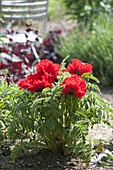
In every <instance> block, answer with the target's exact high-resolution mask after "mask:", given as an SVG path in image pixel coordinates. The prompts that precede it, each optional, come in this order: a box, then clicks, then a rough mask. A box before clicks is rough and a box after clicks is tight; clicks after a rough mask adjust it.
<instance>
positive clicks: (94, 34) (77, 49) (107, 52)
mask: <svg viewBox="0 0 113 170" xmlns="http://www.w3.org/2000/svg"><path fill="white" fill-rule="evenodd" d="M112 30H113V19H112V18H111V17H108V15H104V16H103V17H101V16H99V17H98V18H97V19H96V20H95V25H94V27H93V30H92V31H91V32H89V31H88V30H87V29H85V28H84V30H83V29H82V30H81V29H80V28H77V29H75V30H73V31H72V32H70V34H69V35H68V36H67V37H66V38H61V40H60V45H59V48H57V49H56V50H57V52H58V53H59V55H61V57H62V58H63V57H64V56H65V55H67V54H68V55H70V58H69V61H71V60H72V59H73V56H75V57H76V58H78V59H82V60H83V61H84V62H90V63H91V64H92V65H93V66H94V69H93V70H94V75H95V76H96V77H98V79H99V80H100V82H101V84H103V85H111V84H112V83H113V74H112V72H113V48H112V47H113V31H112Z"/></svg>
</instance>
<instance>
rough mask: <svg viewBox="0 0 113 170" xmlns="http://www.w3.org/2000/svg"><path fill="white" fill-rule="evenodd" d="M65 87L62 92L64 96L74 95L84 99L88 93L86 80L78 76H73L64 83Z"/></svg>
mask: <svg viewBox="0 0 113 170" xmlns="http://www.w3.org/2000/svg"><path fill="white" fill-rule="evenodd" d="M62 85H63V86H64V88H63V90H62V94H64V95H65V94H70V93H72V94H74V95H75V96H76V97H77V98H80V99H81V98H82V97H83V96H84V95H85V93H86V90H87V89H86V82H85V80H84V79H83V78H82V77H81V76H78V75H76V74H75V75H73V76H71V77H67V78H66V79H65V80H64V82H63V83H62Z"/></svg>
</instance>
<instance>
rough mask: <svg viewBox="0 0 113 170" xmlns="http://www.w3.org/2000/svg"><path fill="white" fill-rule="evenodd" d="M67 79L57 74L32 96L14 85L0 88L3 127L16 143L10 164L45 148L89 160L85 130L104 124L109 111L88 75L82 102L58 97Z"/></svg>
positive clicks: (68, 97) (64, 75)
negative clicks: (30, 152) (54, 80)
mask: <svg viewBox="0 0 113 170" xmlns="http://www.w3.org/2000/svg"><path fill="white" fill-rule="evenodd" d="M63 68H64V65H63V64H62V66H61V69H63ZM68 76H69V73H68V72H67V71H66V72H64V73H63V74H61V72H59V75H58V77H57V79H58V81H57V82H55V83H54V84H53V86H52V87H51V88H49V87H47V88H44V89H43V90H42V91H38V92H32V93H31V92H29V91H26V90H20V89H19V88H18V87H17V85H13V84H12V85H11V86H8V84H1V88H0V94H2V96H1V99H2V100H1V102H0V110H1V114H0V116H1V118H2V121H4V124H5V123H6V122H7V124H6V127H7V128H6V129H7V135H8V137H9V138H10V139H13V140H15V142H16V145H15V147H14V149H13V151H12V159H13V160H14V159H15V158H16V157H18V156H21V155H22V154H23V153H24V152H26V150H27V149H29V148H32V147H35V148H36V147H46V148H49V149H51V150H52V151H53V152H56V153H61V154H64V155H68V154H70V153H72V152H74V153H75V155H76V157H79V158H81V159H84V160H85V161H87V162H88V161H89V160H90V153H91V146H90V143H89V144H88V143H87V141H86V136H87V134H88V127H89V125H90V126H93V125H94V124H95V123H99V122H105V123H106V122H108V119H109V116H110V114H111V113H112V109H111V107H110V105H109V104H108V103H106V102H105V101H104V100H103V99H102V98H101V97H100V96H99V92H100V90H99V88H98V86H97V85H95V83H93V82H95V81H96V82H97V83H98V80H97V79H96V78H95V77H94V76H93V75H91V74H89V73H85V74H83V76H82V77H83V79H85V81H86V82H87V93H86V94H85V96H84V97H82V99H79V98H76V97H75V96H74V95H72V94H68V95H61V90H62V86H61V83H62V82H63V80H64V79H65V78H66V77H68ZM95 91H96V92H95ZM3 117H4V118H3ZM17 141H18V143H17Z"/></svg>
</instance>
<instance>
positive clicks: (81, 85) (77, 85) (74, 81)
mask: <svg viewBox="0 0 113 170" xmlns="http://www.w3.org/2000/svg"><path fill="white" fill-rule="evenodd" d="M67 68H68V71H69V73H70V74H73V75H72V76H71V77H69V78H66V79H65V80H64V82H63V83H62V85H64V88H63V90H62V93H63V94H68V93H73V94H74V95H75V96H76V97H77V98H80V99H81V98H82V97H83V96H84V95H85V93H86V91H87V88H86V82H85V80H84V79H83V78H82V77H81V75H82V74H83V73H92V68H93V66H92V65H91V64H88V63H83V62H82V61H80V60H77V59H76V58H75V59H74V60H72V64H68V67H67ZM78 74H79V75H78Z"/></svg>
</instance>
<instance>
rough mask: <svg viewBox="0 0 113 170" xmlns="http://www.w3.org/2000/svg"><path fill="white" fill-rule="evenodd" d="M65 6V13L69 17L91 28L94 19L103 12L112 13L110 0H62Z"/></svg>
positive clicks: (112, 8) (112, 5)
mask: <svg viewBox="0 0 113 170" xmlns="http://www.w3.org/2000/svg"><path fill="white" fill-rule="evenodd" d="M64 3H65V5H66V7H67V12H66V13H67V14H68V15H69V17H70V18H72V19H76V20H77V21H78V22H79V23H81V24H83V25H85V26H87V28H89V29H92V26H93V24H94V20H95V19H96V18H97V17H98V16H99V15H101V16H103V13H106V14H108V15H112V14H113V1H112V0H94V1H93V0H84V1H82V0H76V1H75V0H68V1H67V0H64Z"/></svg>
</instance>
